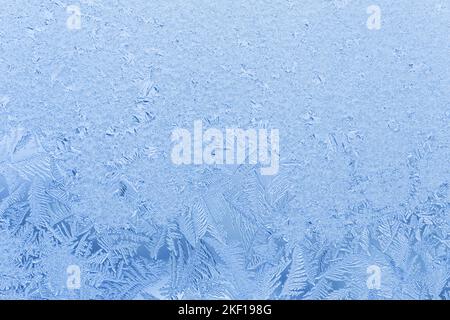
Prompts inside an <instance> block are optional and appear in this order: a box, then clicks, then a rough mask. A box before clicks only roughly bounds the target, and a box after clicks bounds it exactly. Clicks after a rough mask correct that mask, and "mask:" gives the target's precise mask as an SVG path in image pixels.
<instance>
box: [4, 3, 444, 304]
mask: <svg viewBox="0 0 450 320" xmlns="http://www.w3.org/2000/svg"><path fill="white" fill-rule="evenodd" d="M377 4H378V5H379V6H380V7H381V8H382V10H383V11H382V12H383V25H382V28H381V29H380V30H377V31H376V32H375V33H374V31H371V30H367V28H365V21H366V19H367V15H366V10H365V9H366V6H367V4H366V3H365V2H363V1H325V0H323V1H297V2H295V1H284V0H277V1H257V2H256V1H233V3H228V4H219V3H217V4H214V3H213V4H208V3H206V2H202V1H197V0H192V1H181V0H180V1H178V0H177V1H174V2H173V3H172V2H170V4H169V3H167V2H166V1H150V2H149V3H147V1H134V0H130V1H127V4H123V3H121V2H119V1H81V3H80V6H81V12H82V15H81V18H82V23H81V28H80V29H79V30H67V29H66V24H65V21H66V19H67V15H66V10H65V7H64V5H63V4H62V3H60V2H59V1H41V4H40V5H38V4H36V3H29V4H23V6H22V7H18V6H17V5H16V3H15V1H10V0H7V1H6V4H4V5H2V7H3V13H2V19H1V22H0V26H1V28H0V39H1V41H0V51H1V53H2V54H1V58H0V59H1V60H0V61H1V66H0V68H1V75H0V90H1V91H0V299H448V298H450V263H449V258H450V251H449V249H450V233H449V231H450V229H449V228H450V227H449V222H450V185H449V184H450V167H449V159H450V134H449V129H450V126H449V124H450V99H449V95H448V81H446V80H448V79H449V77H450V70H449V69H448V65H449V63H448V62H449V61H448V48H446V47H445V43H447V42H448V41H447V40H448V39H447V37H448V34H449V31H450V30H449V29H450V27H449V25H448V19H449V17H450V7H449V6H448V5H447V4H446V3H445V2H443V1H439V0H430V1H427V2H426V4H418V3H416V4H414V5H412V4H411V3H410V1H406V0H402V1H398V2H396V3H395V4H393V3H391V2H390V1H381V0H380V1H377ZM411 6H413V8H412V7H411ZM425 7H426V9H425ZM430 8H431V9H430ZM411 9H413V10H411ZM23 12H27V14H26V15H25V14H22V13H23ZM424 21H426V22H427V24H423V23H424ZM444 22H446V23H444ZM419 23H420V28H418V27H417V25H418V24H419ZM399 30H401V32H400V31H399ZM399 32H400V34H399ZM197 119H202V121H203V122H204V123H205V126H207V127H214V128H225V127H227V126H230V127H238V126H240V127H243V128H249V127H252V128H258V127H264V128H266V127H274V128H279V129H280V135H281V151H280V154H281V163H280V165H281V166H280V172H279V174H278V175H276V176H273V177H271V176H261V175H260V170H259V168H258V167H257V166H250V165H241V166H206V165H202V166H194V165H192V166H179V167H177V166H174V165H173V164H172V163H171V162H170V147H171V146H170V132H171V130H172V129H174V128H175V127H189V126H191V125H192V123H193V121H195V120H197ZM72 265H76V266H79V267H80V270H81V286H80V288H79V289H70V288H68V287H67V285H66V284H67V277H68V274H67V267H68V266H72ZM373 265H376V266H378V267H379V268H380V270H381V286H380V287H379V288H376V289H369V288H368V286H367V279H368V277H369V276H370V275H369V274H367V268H368V267H369V266H373Z"/></svg>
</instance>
